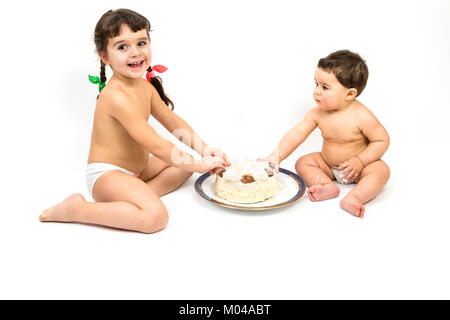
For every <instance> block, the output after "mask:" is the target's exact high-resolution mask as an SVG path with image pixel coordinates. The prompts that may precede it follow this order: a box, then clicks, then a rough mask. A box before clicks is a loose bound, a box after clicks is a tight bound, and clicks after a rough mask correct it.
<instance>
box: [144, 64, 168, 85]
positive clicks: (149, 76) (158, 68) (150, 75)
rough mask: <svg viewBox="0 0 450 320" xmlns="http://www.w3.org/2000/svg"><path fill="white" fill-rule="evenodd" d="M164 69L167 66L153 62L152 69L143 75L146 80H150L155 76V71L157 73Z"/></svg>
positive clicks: (164, 70)
mask: <svg viewBox="0 0 450 320" xmlns="http://www.w3.org/2000/svg"><path fill="white" fill-rule="evenodd" d="M166 70H167V67H165V66H163V65H162V64H155V65H154V66H153V67H152V71H151V72H147V74H146V75H145V77H146V78H147V80H148V82H150V81H151V80H152V78H153V77H155V76H156V75H155V71H156V72H158V73H163V72H166Z"/></svg>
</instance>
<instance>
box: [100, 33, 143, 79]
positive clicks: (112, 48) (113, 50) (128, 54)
mask: <svg viewBox="0 0 450 320" xmlns="http://www.w3.org/2000/svg"><path fill="white" fill-rule="evenodd" d="M106 52H107V54H103V53H100V58H101V59H102V60H103V62H104V63H105V64H106V65H109V66H110V67H111V69H112V70H113V71H114V73H118V74H120V75H122V76H124V77H126V78H131V79H138V78H141V77H142V75H143V74H144V73H145V72H146V71H147V69H148V67H149V66H150V64H151V62H152V52H151V50H150V39H149V38H148V36H147V31H146V30H145V29H142V30H139V31H137V32H134V31H133V30H131V28H130V27H129V26H128V25H126V24H123V25H122V27H121V28H120V35H118V36H117V37H114V38H111V39H109V41H108V47H107V48H106Z"/></svg>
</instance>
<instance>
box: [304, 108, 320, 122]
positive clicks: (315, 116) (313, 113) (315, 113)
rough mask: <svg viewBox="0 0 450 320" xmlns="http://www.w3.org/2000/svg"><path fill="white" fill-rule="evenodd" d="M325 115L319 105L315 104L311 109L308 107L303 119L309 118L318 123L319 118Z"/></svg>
mask: <svg viewBox="0 0 450 320" xmlns="http://www.w3.org/2000/svg"><path fill="white" fill-rule="evenodd" d="M324 115H325V112H324V111H323V110H322V109H321V108H320V107H319V106H316V107H314V108H312V109H310V110H309V111H308V112H307V113H306V115H305V119H306V120H311V121H314V122H316V123H319V120H320V119H321V118H322V117H323V116H324Z"/></svg>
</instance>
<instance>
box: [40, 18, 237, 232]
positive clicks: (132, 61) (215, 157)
mask: <svg viewBox="0 0 450 320" xmlns="http://www.w3.org/2000/svg"><path fill="white" fill-rule="evenodd" d="M149 32H150V22H149V21H148V20H147V19H146V18H145V17H143V16H142V15H140V14H139V13H137V12H134V11H131V10H128V9H118V10H110V11H108V12H106V13H105V14H104V15H103V16H102V17H101V18H100V20H99V21H98V23H97V25H96V28H95V35H94V42H95V45H96V50H97V53H98V55H99V57H100V60H101V63H100V65H101V66H100V77H95V76H89V80H90V81H91V82H93V83H96V84H98V85H99V91H100V93H99V95H98V96H97V105H96V109H95V113H94V124H93V128H92V136H91V146H90V151H89V157H88V165H87V169H86V184H87V189H88V194H89V196H90V197H92V198H93V199H94V200H95V201H94V202H88V201H86V200H85V199H84V197H83V196H82V195H81V194H79V193H77V194H73V195H71V196H69V197H68V198H67V199H65V200H64V201H62V202H61V203H58V204H56V205H54V206H52V207H50V208H49V209H47V210H45V211H44V212H43V213H42V214H41V215H40V217H39V218H40V220H41V221H60V222H80V223H88V224H97V225H103V226H109V227H113V228H119V229H126V230H133V231H139V232H144V233H153V232H156V231H158V230H161V229H162V228H164V227H165V226H166V224H167V223H168V212H167V209H166V207H165V206H164V204H163V202H162V201H161V199H160V197H161V196H162V195H164V194H167V193H169V192H172V191H174V190H175V189H177V188H178V187H180V186H181V185H182V184H183V183H184V182H185V181H186V180H187V179H188V178H189V177H190V176H191V175H192V173H193V172H199V173H204V172H207V171H210V172H212V171H214V170H216V169H218V168H225V167H226V166H229V165H230V164H229V161H228V159H227V157H226V155H225V154H224V153H223V152H222V151H221V150H220V149H219V148H210V147H208V146H207V145H206V143H205V142H204V141H203V140H202V139H201V138H200V137H199V136H198V135H197V134H196V133H195V132H194V130H193V129H192V128H191V127H190V126H189V125H188V124H187V122H186V121H185V120H183V119H182V118H181V117H179V116H177V115H176V114H175V113H174V112H173V110H174V105H173V102H172V101H171V100H170V99H169V98H168V97H167V95H166V94H165V92H164V89H163V86H162V80H161V78H160V77H158V76H155V72H158V73H162V72H164V71H166V69H167V68H166V67H164V66H162V65H155V66H153V68H152V67H151V60H152V53H151V50H150V37H149ZM106 66H109V67H110V68H111V69H112V71H113V75H112V77H111V79H110V80H109V82H108V84H107V85H106V81H107V79H106V75H105V68H106ZM144 74H145V75H146V79H144V78H143V75H144ZM150 115H152V116H153V117H154V118H155V119H156V120H157V121H159V122H160V123H161V124H162V125H163V126H164V127H165V128H167V129H168V130H169V132H171V133H173V134H174V135H176V136H182V137H183V140H182V142H183V143H185V144H186V145H188V146H189V147H191V148H192V149H193V150H195V151H196V152H198V153H199V154H200V155H201V156H202V158H201V159H194V158H193V157H192V156H191V155H190V154H188V153H185V152H183V151H182V150H180V149H179V148H177V147H176V146H175V145H174V144H172V143H171V142H170V141H168V140H166V139H163V138H161V137H160V136H159V135H158V134H157V133H156V132H155V130H154V129H153V128H152V127H151V126H150V124H149V123H148V119H149V116H150ZM150 154H151V155H150Z"/></svg>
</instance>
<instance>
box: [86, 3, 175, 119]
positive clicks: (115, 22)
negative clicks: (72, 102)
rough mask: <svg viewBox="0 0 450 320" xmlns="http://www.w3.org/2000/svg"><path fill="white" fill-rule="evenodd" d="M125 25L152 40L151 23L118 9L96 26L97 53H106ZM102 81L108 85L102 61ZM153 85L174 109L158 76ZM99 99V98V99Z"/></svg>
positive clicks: (125, 10) (107, 13)
mask: <svg viewBox="0 0 450 320" xmlns="http://www.w3.org/2000/svg"><path fill="white" fill-rule="evenodd" d="M123 24H126V25H128V26H129V27H130V29H131V30H133V31H134V32H137V31H139V30H143V29H144V30H146V31H147V36H148V39H149V40H150V27H151V26H150V21H148V19H147V18H146V17H144V16H142V15H140V14H139V13H137V12H135V11H132V10H129V9H117V10H109V11H108V12H106V13H105V14H104V15H103V16H102V17H101V18H100V20H98V22H97V25H96V26H95V32H94V42H95V48H96V50H97V53H100V52H103V53H106V48H107V46H108V41H109V39H111V38H113V37H117V36H118V35H119V34H120V28H121V27H122V25H123ZM147 71H148V72H151V71H152V67H149V68H148V70H147ZM100 81H101V82H105V83H106V75H105V64H104V63H103V61H101V60H100ZM151 84H152V85H153V86H154V87H155V89H156V91H158V94H159V96H160V97H161V99H162V100H163V101H164V103H165V104H166V105H167V106H168V107H171V109H172V110H173V109H174V105H173V102H172V100H170V99H169V97H167V95H166V94H165V93H164V88H163V86H162V79H161V78H160V77H158V76H155V77H152V78H151ZM97 99H98V97H97Z"/></svg>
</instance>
